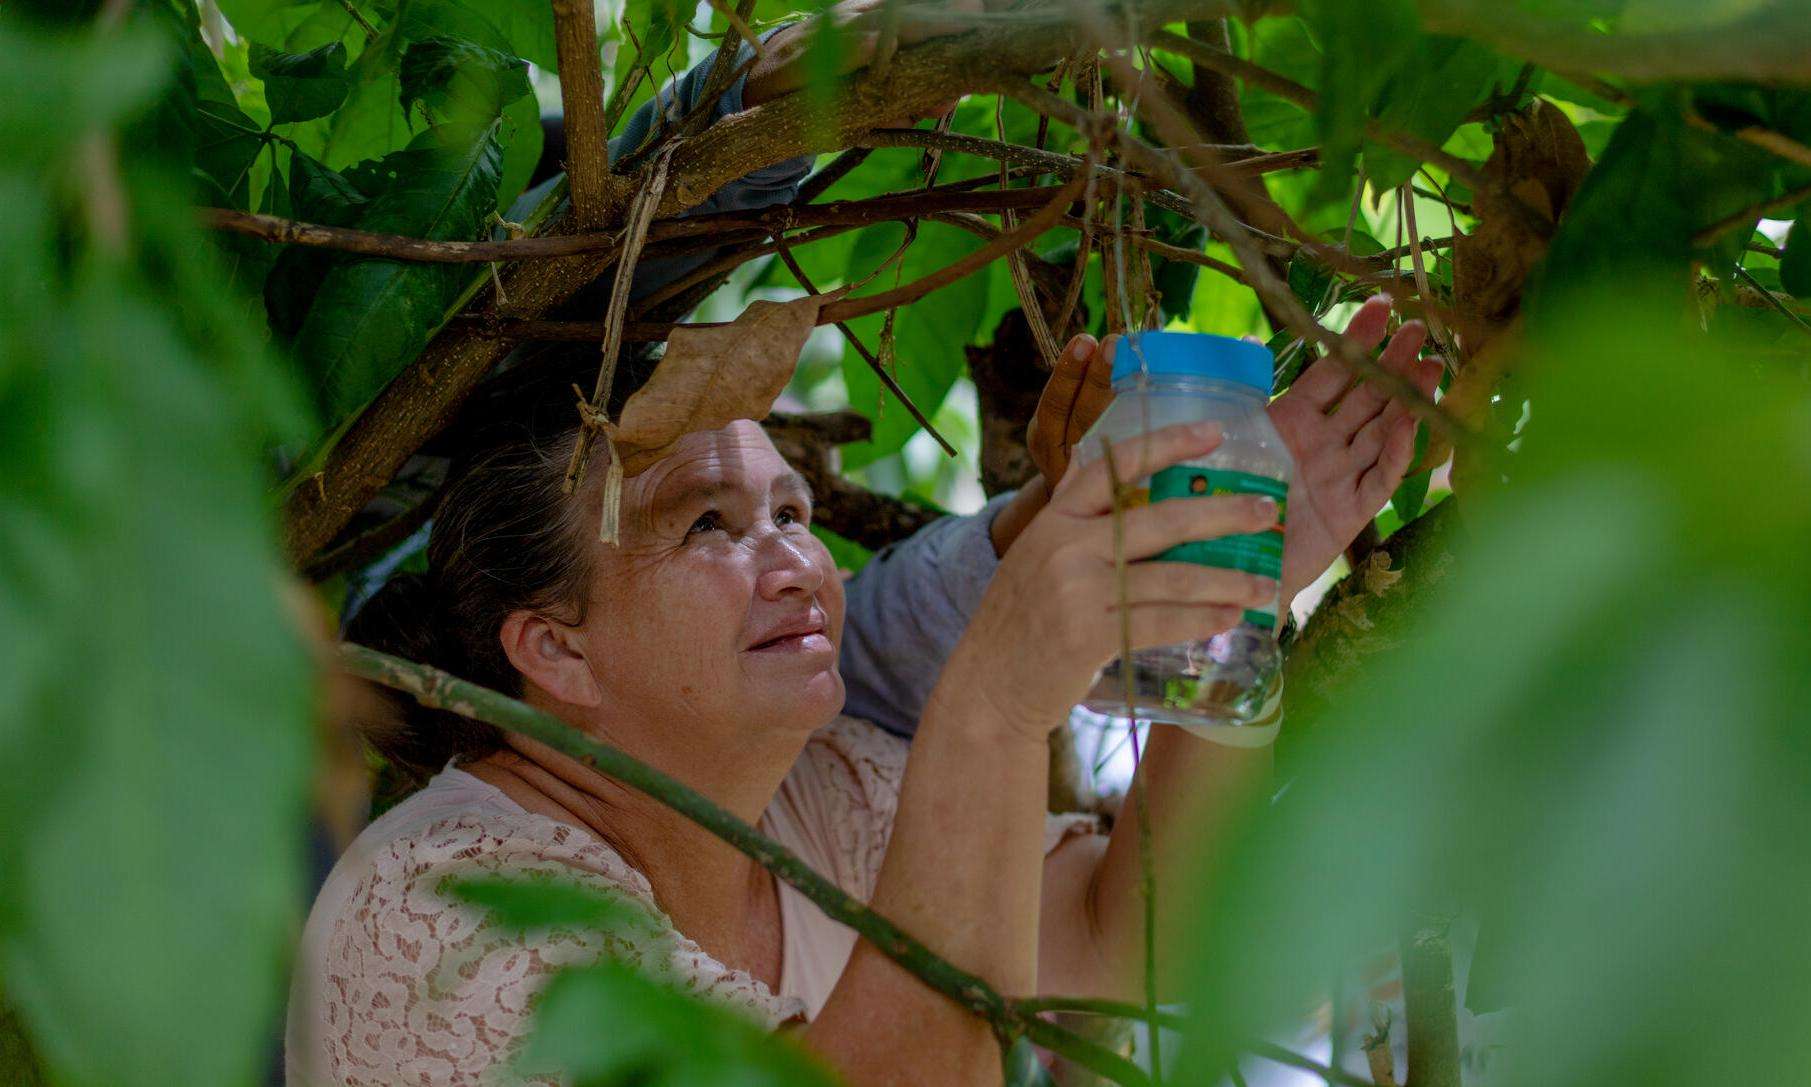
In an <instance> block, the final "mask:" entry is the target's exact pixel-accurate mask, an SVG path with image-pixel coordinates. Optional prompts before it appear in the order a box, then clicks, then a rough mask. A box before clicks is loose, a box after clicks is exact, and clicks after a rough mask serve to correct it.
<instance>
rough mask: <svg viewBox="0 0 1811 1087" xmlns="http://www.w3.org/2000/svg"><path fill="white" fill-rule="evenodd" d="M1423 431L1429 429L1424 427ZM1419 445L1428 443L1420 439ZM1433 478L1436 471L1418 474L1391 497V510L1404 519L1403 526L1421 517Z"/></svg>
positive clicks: (1397, 489)
mask: <svg viewBox="0 0 1811 1087" xmlns="http://www.w3.org/2000/svg"><path fill="white" fill-rule="evenodd" d="M1421 429H1422V430H1426V429H1427V428H1426V427H1425V426H1424V427H1422V428H1421ZM1417 444H1421V445H1425V444H1426V443H1425V441H1424V440H1419V439H1418V442H1417ZM1433 478H1434V471H1433V469H1431V468H1430V469H1428V470H1427V471H1425V472H1416V473H1415V474H1414V475H1412V476H1409V477H1408V478H1407V479H1405V480H1403V481H1402V485H1401V486H1399V487H1397V488H1396V493H1395V494H1392V495H1391V496H1390V508H1391V509H1393V510H1395V511H1396V516H1397V517H1399V518H1401V519H1402V523H1403V524H1405V525H1406V524H1408V523H1409V522H1410V521H1413V520H1414V519H1415V518H1417V517H1419V516H1421V507H1422V504H1423V503H1425V502H1426V501H1427V487H1428V484H1429V483H1430V482H1432V480H1433Z"/></svg>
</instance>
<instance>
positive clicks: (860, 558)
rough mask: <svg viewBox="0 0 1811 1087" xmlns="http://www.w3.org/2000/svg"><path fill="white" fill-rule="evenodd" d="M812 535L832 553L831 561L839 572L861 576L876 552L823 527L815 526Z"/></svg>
mask: <svg viewBox="0 0 1811 1087" xmlns="http://www.w3.org/2000/svg"><path fill="white" fill-rule="evenodd" d="M811 534H812V535H813V536H816V537H817V538H818V539H820V540H822V541H823V542H824V546H825V547H826V548H827V549H829V551H830V560H831V561H832V562H834V563H836V568H837V569H838V570H847V571H849V572H850V573H851V574H859V573H861V569H862V567H864V566H866V565H868V560H869V559H871V558H873V557H874V552H872V551H870V550H868V549H867V548H865V547H863V546H862V545H861V544H858V543H856V542H855V541H854V540H851V539H849V538H848V537H846V536H840V535H838V534H837V533H834V532H832V531H830V530H829V529H827V528H825V527H824V526H823V525H819V524H813V525H812V526H811Z"/></svg>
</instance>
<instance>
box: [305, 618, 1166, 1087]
mask: <svg viewBox="0 0 1811 1087" xmlns="http://www.w3.org/2000/svg"><path fill="white" fill-rule="evenodd" d="M339 660H340V665H341V666H342V667H343V668H345V669H346V671H347V672H349V673H351V674H352V675H355V676H360V677H363V678H364V679H367V680H371V681H372V682H375V683H380V684H383V685H384V686H386V687H393V688H395V689H396V690H399V691H402V692H404V693H406V694H409V695H411V696H412V697H414V698H415V699H416V700H417V701H419V702H420V703H421V704H422V705H424V706H429V707H432V708H436V709H443V710H447V711H449V712H452V713H457V714H460V715H462V716H466V717H471V718H473V719H474V720H479V721H484V722H486V723H488V724H491V725H495V726H496V727H498V728H501V729H504V730H506V731H508V732H513V733H516V734H518V735H522V736H527V737H530V738H532V739H535V740H538V741H540V742H541V743H544V744H546V745H547V746H549V747H551V748H553V749H554V750H556V751H559V752H561V753H562V754H565V755H569V756H571V757H572V758H575V759H577V760H579V761H580V762H581V763H584V764H585V765H587V766H590V767H592V768H594V769H596V770H597V771H599V772H600V773H603V774H606V775H608V776H609V777H611V778H613V779H614V780H616V781H619V782H621V783H622V784H624V785H627V786H628V787H629V788H631V789H634V790H636V791H637V792H640V793H642V794H643V795H645V796H647V797H648V798H650V799H652V800H655V801H657V802H659V803H661V804H663V805H665V806H666V807H668V808H671V809H672V810H673V811H675V812H678V813H679V814H681V815H683V816H685V817H686V818H687V819H689V820H691V821H692V822H693V823H696V824H697V825H698V826H700V827H702V828H703V829H705V830H706V831H709V832H710V833H711V834H713V835H715V836H716V837H718V838H719V839H721V840H722V841H724V842H726V843H728V844H729V845H730V846H732V847H734V848H735V849H736V850H738V851H739V852H741V853H742V854H744V855H745V856H747V857H748V858H750V859H751V860H753V861H754V862H755V863H757V864H759V865H760V866H761V867H763V868H765V869H767V870H768V871H769V872H772V873H773V874H774V875H775V876H776V877H777V878H779V879H781V880H783V881H785V883H786V884H787V885H788V886H790V887H793V888H794V889H796V890H797V891H798V892H799V893H800V894H802V895H804V896H805V897H806V898H807V899H809V900H811V902H812V903H813V904H814V905H816V906H817V907H818V908H819V909H821V910H823V911H824V914H825V916H827V917H829V918H831V919H832V920H835V921H838V922H841V923H842V924H844V925H847V926H849V927H850V928H851V929H853V930H855V931H856V932H858V933H860V934H861V936H862V937H863V938H864V939H866V940H867V941H868V942H869V943H870V944H872V945H873V946H874V948H875V949H876V950H878V951H879V952H880V953H881V954H883V955H886V956H887V957H888V958H889V959H892V960H893V961H894V962H896V963H898V964H899V965H900V966H901V967H903V968H905V969H906V970H907V971H909V972H910V973H911V974H912V975H913V976H915V977H917V978H918V979H919V980H921V981H923V982H924V983H925V984H926V985H927V986H929V987H930V988H931V989H933V990H935V991H937V992H939V993H941V994H943V995H944V996H946V997H948V998H950V999H951V1000H952V1001H954V1002H955V1003H956V1004H957V1005H958V1006H960V1007H962V1008H964V1009H966V1010H967V1011H969V1012H971V1013H972V1014H974V1015H976V1016H978V1017H980V1018H981V1019H983V1020H985V1021H986V1022H987V1023H988V1025H989V1026H991V1027H992V1028H993V1030H994V1032H995V1033H996V1034H997V1035H998V1036H999V1037H1000V1038H1002V1039H1003V1040H1005V1041H1008V1042H1010V1041H1011V1040H1012V1039H1015V1038H1019V1037H1024V1038H1029V1039H1030V1040H1031V1041H1032V1042H1034V1043H1035V1044H1037V1045H1040V1046H1043V1047H1044V1048H1046V1049H1049V1050H1051V1051H1053V1052H1056V1053H1059V1054H1061V1055H1062V1056H1064V1057H1066V1058H1068V1059H1069V1060H1072V1061H1074V1062H1075V1063H1077V1064H1079V1065H1081V1066H1083V1067H1084V1068H1087V1069H1089V1070H1091V1071H1093V1072H1096V1073H1098V1074H1100V1075H1103V1076H1107V1077H1108V1078H1110V1079H1112V1080H1114V1081H1116V1082H1118V1083H1121V1084H1126V1085H1129V1087H1147V1085H1149V1084H1150V1079H1149V1077H1147V1076H1146V1075H1145V1074H1144V1072H1143V1070H1142V1069H1140V1068H1138V1066H1136V1065H1134V1064H1132V1062H1130V1061H1128V1060H1126V1059H1125V1058H1124V1057H1121V1056H1119V1055H1118V1054H1116V1053H1113V1052H1111V1051H1109V1050H1107V1049H1105V1048H1104V1047H1102V1046H1099V1045H1096V1044H1095V1043H1093V1042H1091V1041H1089V1040H1087V1039H1086V1038H1083V1037H1081V1036H1080V1035H1078V1034H1075V1033H1074V1032H1072V1031H1068V1030H1064V1029H1063V1028H1061V1027H1058V1026H1056V1025H1055V1024H1054V1023H1050V1022H1047V1021H1045V1020H1043V1019H1040V1018H1039V1017H1038V1016H1036V1015H1034V1014H1030V1013H1026V1012H1021V1011H1019V1010H1018V1009H1017V1008H1016V1007H1015V1006H1014V1005H1013V1003H1012V1002H1011V1001H1008V1000H1007V999H1006V998H1005V997H1003V996H1001V995H1000V994H999V992H997V991H996V990H995V989H994V988H993V986H992V985H990V984H988V982H987V981H986V979H984V978H981V977H978V976H976V975H974V974H970V973H968V972H967V971H965V970H962V969H961V968H960V967H957V966H955V965H953V964H951V963H950V962H949V961H947V960H946V959H944V958H942V957H941V956H939V955H938V954H937V953H936V952H934V951H932V950H931V949H930V948H929V947H926V946H925V945H924V944H923V943H921V942H920V941H918V940H917V939H914V938H913V937H912V936H911V935H910V934H909V933H907V932H906V931H905V930H903V929H901V928H900V927H899V926H898V925H896V924H894V923H893V922H892V921H890V920H888V919H887V918H886V917H885V916H883V915H882V914H879V913H876V912H875V911H874V910H872V909H870V908H869V907H868V906H866V905H864V904H863V903H862V902H861V901H859V900H858V899H856V898H855V896H853V895H851V894H849V893H848V892H847V891H844V890H843V889H842V888H841V887H838V886H837V885H836V884H834V883H832V882H831V881H830V880H828V879H826V878H825V877H823V876H821V875H819V874H818V873H817V872H816V871H814V870H813V869H812V868H811V866H810V865H808V864H806V863H805V862H804V861H803V860H801V859H800V858H799V857H798V856H797V855H796V854H794V853H792V852H791V851H790V850H788V849H787V848H786V847H785V846H782V845H780V844H779V843H778V842H776V841H774V840H773V839H771V838H768V837H766V836H765V835H763V834H761V832H759V831H758V830H756V829H755V828H754V827H752V826H749V825H748V824H747V823H745V822H743V821H742V820H741V819H738V818H737V817H736V816H734V815H732V814H731V813H730V812H728V811H726V810H725V809H724V808H722V807H720V806H719V805H718V804H717V803H716V802H714V801H712V800H711V799H710V798H709V797H707V796H705V795H704V794H702V793H700V792H698V791H696V790H694V789H692V788H690V787H689V786H687V785H685V784H684V783H682V782H680V781H679V780H678V779H676V778H672V777H669V776H667V775H666V774H664V773H662V772H660V771H659V770H656V769H654V768H653V767H651V766H649V765H647V764H646V763H644V762H641V761H640V760H638V759H636V758H634V757H633V756H631V755H629V754H628V753H627V752H625V751H623V750H622V749H620V748H617V747H613V746H611V745H609V744H605V743H601V742H599V741H597V740H594V739H592V738H591V737H590V736H587V735H585V734H584V733H582V732H580V731H579V730H577V729H575V728H573V727H572V726H571V725H568V724H567V723H566V722H564V721H561V720H560V719H559V718H557V717H554V716H552V715H551V714H547V713H543V712H542V711H540V710H537V709H535V708H534V707H532V706H529V705H528V704H526V703H524V702H520V701H518V700H516V699H514V698H510V697H509V696H508V695H505V694H502V693H500V692H497V691H493V690H490V689H488V688H485V687H480V686H478V685H477V684H475V683H468V682H466V681H465V680H462V679H459V678H458V677H457V676H453V675H450V674H449V673H446V672H443V671H440V670H439V669H437V668H431V667H429V666H427V665H424V664H416V663H414V662H413V661H407V660H403V659H402V658H400V657H392V656H390V655H388V654H385V653H379V652H377V651H375V650H372V649H367V648H365V647H364V646H360V645H353V644H350V643H348V644H344V645H342V646H341V647H340V656H339Z"/></svg>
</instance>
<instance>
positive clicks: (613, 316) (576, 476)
mask: <svg viewBox="0 0 1811 1087" xmlns="http://www.w3.org/2000/svg"><path fill="white" fill-rule="evenodd" d="M675 146H676V145H674V144H668V145H667V147H666V149H665V150H663V151H662V152H661V154H660V156H659V157H658V158H656V159H655V160H654V162H653V165H652V166H651V167H649V170H648V174H649V177H648V179H647V182H646V183H645V184H643V185H642V187H641V189H640V191H638V192H637V193H636V194H635V202H634V203H633V204H631V205H630V207H629V222H628V225H627V226H625V227H624V228H623V235H624V237H623V253H622V258H621V259H620V260H618V261H617V264H616V282H615V283H614V284H612V285H611V289H610V308H609V309H608V310H607V311H606V312H605V314H604V339H603V359H602V361H601V363H600V364H599V366H598V369H597V384H596V386H595V387H593V389H592V390H591V412H590V414H589V415H586V416H585V417H584V418H585V420H586V425H585V426H582V427H580V428H579V439H578V442H577V443H576V444H575V445H574V446H573V447H572V460H571V462H570V463H569V464H567V466H566V493H567V494H571V493H573V492H574V491H576V490H577V489H578V486H579V484H580V483H582V482H583V481H584V478H585V464H586V462H587V461H589V460H590V457H591V442H592V439H593V437H594V435H595V434H596V433H597V428H596V427H595V426H592V425H591V421H592V420H596V419H601V418H604V417H605V413H606V412H608V410H609V407H610V393H611V390H612V387H613V386H614V385H615V384H616V360H617V357H618V356H619V355H621V354H622V345H623V322H624V320H626V319H627V317H628V313H629V291H630V287H631V284H632V283H633V282H634V279H635V263H636V261H637V260H639V259H640V257H641V250H642V245H643V244H644V243H645V242H646V240H647V237H648V226H649V225H650V224H651V223H652V222H653V221H654V209H655V208H657V207H659V206H660V197H661V194H662V193H664V192H665V191H666V187H667V169H668V167H669V166H671V165H672V162H673V148H674V147H675ZM611 468H612V470H613V471H615V470H616V469H617V463H616V455H615V453H614V451H612V453H611ZM611 497H612V496H608V495H607V496H605V500H604V506H605V508H604V524H605V527H604V529H603V530H602V535H603V537H604V538H605V539H613V538H614V533H612V532H611V531H610V530H609V526H610V525H612V524H613V523H614V522H615V512H616V511H615V510H614V509H612V508H611V503H610V498H611Z"/></svg>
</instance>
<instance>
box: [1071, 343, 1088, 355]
mask: <svg viewBox="0 0 1811 1087" xmlns="http://www.w3.org/2000/svg"><path fill="white" fill-rule="evenodd" d="M1069 357H1070V358H1072V359H1085V358H1087V357H1088V341H1087V340H1076V341H1075V342H1074V343H1072V344H1070V345H1069Z"/></svg>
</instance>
